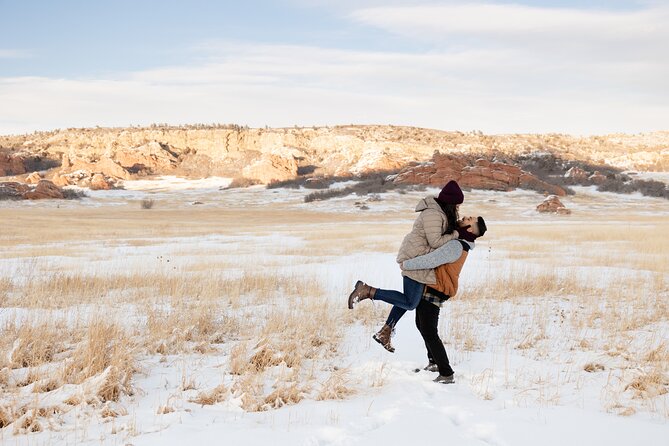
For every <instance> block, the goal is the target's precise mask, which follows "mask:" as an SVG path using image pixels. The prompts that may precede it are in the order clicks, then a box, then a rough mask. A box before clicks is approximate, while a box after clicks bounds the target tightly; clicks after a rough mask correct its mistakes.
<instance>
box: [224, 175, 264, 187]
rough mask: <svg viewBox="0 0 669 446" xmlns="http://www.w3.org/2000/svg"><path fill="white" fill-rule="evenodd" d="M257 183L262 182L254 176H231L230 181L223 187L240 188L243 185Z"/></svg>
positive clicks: (247, 185) (249, 185) (254, 184)
mask: <svg viewBox="0 0 669 446" xmlns="http://www.w3.org/2000/svg"><path fill="white" fill-rule="evenodd" d="M258 184H262V182H261V181H260V180H257V179H255V178H244V177H237V178H233V179H232V182H231V183H230V184H229V185H228V186H227V187H225V188H223V189H241V188H245V187H251V186H256V185H258Z"/></svg>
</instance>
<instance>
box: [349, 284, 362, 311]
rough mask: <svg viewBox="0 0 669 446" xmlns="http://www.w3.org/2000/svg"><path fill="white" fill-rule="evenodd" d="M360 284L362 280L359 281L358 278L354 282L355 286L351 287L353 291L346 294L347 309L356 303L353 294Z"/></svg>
mask: <svg viewBox="0 0 669 446" xmlns="http://www.w3.org/2000/svg"><path fill="white" fill-rule="evenodd" d="M360 285H362V281H361V280H358V281H357V282H356V283H355V286H354V287H353V291H352V292H351V294H349V295H348V309H349V310H352V309H353V306H354V305H355V304H356V301H355V294H356V291H357V290H358V287H359V286H360Z"/></svg>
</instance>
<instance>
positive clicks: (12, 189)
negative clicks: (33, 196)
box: [0, 181, 30, 199]
mask: <svg viewBox="0 0 669 446" xmlns="http://www.w3.org/2000/svg"><path fill="white" fill-rule="evenodd" d="M26 192H30V186H28V185H27V184H23V183H17V182H16V181H7V182H4V183H0V198H14V199H20V198H23V194H25V193H26Z"/></svg>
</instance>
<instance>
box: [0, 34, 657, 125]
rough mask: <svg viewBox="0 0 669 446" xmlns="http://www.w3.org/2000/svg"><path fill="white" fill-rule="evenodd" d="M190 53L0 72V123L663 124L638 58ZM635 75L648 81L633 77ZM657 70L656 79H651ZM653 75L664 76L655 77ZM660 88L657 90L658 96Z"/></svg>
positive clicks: (209, 47) (505, 52) (258, 50)
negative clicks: (83, 70)
mask: <svg viewBox="0 0 669 446" xmlns="http://www.w3.org/2000/svg"><path fill="white" fill-rule="evenodd" d="M201 50H202V51H205V55H206V57H205V58H204V61H203V62H202V63H201V64H199V65H188V66H170V67H160V68H156V69H151V70H144V71H138V72H127V73H118V74H117V75H115V76H111V77H110V78H107V79H52V78H44V77H17V78H0V103H2V104H3V107H2V108H1V109H0V133H15V132H26V131H32V130H36V129H49V128H62V127H73V126H76V127H79V126H95V125H102V126H127V125H131V124H150V123H153V122H168V123H173V124H178V123H195V122H226V123H232V122H234V123H239V124H248V125H251V126H258V127H261V126H264V125H270V126H292V125H295V124H297V125H306V126H308V125H322V124H349V123H361V124H364V123H380V124H387V123H390V124H406V125H416V126H422V127H431V128H440V129H446V130H472V129H480V130H483V131H485V132H489V133H508V132H567V133H579V134H580V133H608V132H616V131H625V132H638V131H648V130H657V129H662V128H666V120H664V119H663V117H664V116H668V115H669V106H668V103H669V100H667V93H662V94H659V95H658V94H657V93H658V91H657V86H656V85H654V84H653V82H650V81H653V80H654V79H655V78H654V77H653V76H652V75H648V74H647V73H646V72H645V70H646V68H647V67H645V66H643V65H640V66H638V67H636V68H635V66H634V65H630V64H624V65H622V66H620V67H618V68H617V69H616V70H614V72H611V73H608V74H609V77H608V78H607V80H606V81H602V80H601V78H603V77H604V75H605V74H607V72H608V71H609V70H612V69H613V68H615V67H613V68H612V67H611V66H608V65H606V64H601V65H596V64H593V65H591V66H589V68H588V69H589V70H590V71H589V72H587V73H576V74H572V73H570V72H571V71H572V70H575V69H577V68H578V67H576V66H574V65H565V66H564V69H565V73H563V72H560V71H554V70H556V69H557V67H556V66H554V65H548V66H542V65H537V64H536V63H535V61H533V60H532V59H531V58H530V59H528V58H526V57H525V55H524V53H523V52H522V51H519V50H517V49H514V48H509V49H501V50H500V49H486V48H470V49H465V50H461V51H452V50H450V51H429V52H424V53H408V52H375V51H362V50H360V51H348V50H339V49H325V48H320V47H314V46H301V45H256V44H244V43H240V42H207V43H206V44H203V45H202V48H201ZM640 75H644V76H646V77H647V78H648V80H649V82H643V83H640V84H639V85H636V86H635V87H634V88H632V87H631V85H632V84H631V81H633V80H634V79H636V78H637V76H640ZM658 82H659V81H658ZM661 82H664V81H663V79H662V80H661ZM658 96H659V97H658Z"/></svg>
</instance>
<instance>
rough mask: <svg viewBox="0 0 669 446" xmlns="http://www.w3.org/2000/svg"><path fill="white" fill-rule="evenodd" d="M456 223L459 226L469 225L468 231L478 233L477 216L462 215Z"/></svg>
mask: <svg viewBox="0 0 669 446" xmlns="http://www.w3.org/2000/svg"><path fill="white" fill-rule="evenodd" d="M458 223H459V226H460V227H463V226H469V232H471V233H472V234H474V235H479V223H478V217H462V219H460V221H459V222H458Z"/></svg>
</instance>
